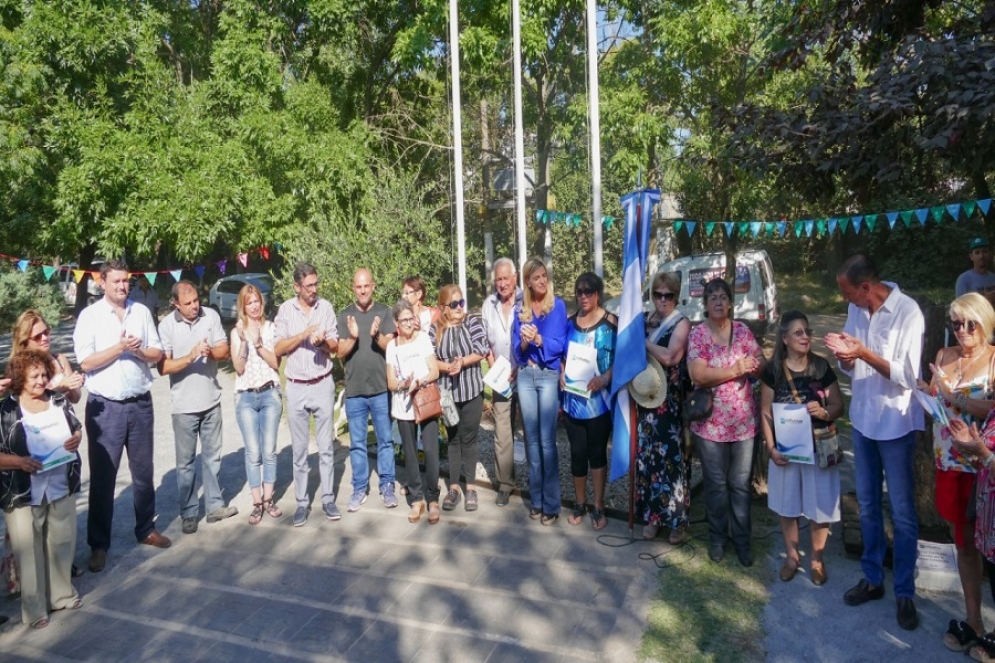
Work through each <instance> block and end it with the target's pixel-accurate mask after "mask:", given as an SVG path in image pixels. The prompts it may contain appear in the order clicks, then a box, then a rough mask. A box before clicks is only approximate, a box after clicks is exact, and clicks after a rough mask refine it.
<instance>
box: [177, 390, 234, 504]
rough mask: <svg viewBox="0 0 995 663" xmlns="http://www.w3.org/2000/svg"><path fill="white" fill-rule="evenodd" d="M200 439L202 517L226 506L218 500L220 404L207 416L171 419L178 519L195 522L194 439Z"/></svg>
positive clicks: (195, 479) (195, 441)
mask: <svg viewBox="0 0 995 663" xmlns="http://www.w3.org/2000/svg"><path fill="white" fill-rule="evenodd" d="M198 437H200V479H201V482H202V483H203V484H204V513H211V512H213V511H216V510H218V509H220V508H221V507H223V506H224V505H225V501H224V498H223V497H222V496H221V483H220V482H219V481H218V475H219V474H220V473H221V404H220V403H218V404H217V405H215V406H214V407H212V408H211V409H210V410H207V411H206V412H193V413H190V414H174V415H173V438H174V440H175V441H176V487H177V489H178V490H179V493H180V516H181V517H183V518H196V517H197V512H198V511H199V510H200V500H199V499H197V469H196V467H195V464H196V462H197V438H198Z"/></svg>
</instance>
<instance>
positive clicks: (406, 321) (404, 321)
mask: <svg viewBox="0 0 995 663" xmlns="http://www.w3.org/2000/svg"><path fill="white" fill-rule="evenodd" d="M414 323H415V319H414V318H413V317H411V318H401V319H400V320H398V321H397V324H399V325H413V324H414Z"/></svg>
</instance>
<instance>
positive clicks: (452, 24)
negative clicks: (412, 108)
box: [449, 0, 466, 297]
mask: <svg viewBox="0 0 995 663" xmlns="http://www.w3.org/2000/svg"><path fill="white" fill-rule="evenodd" d="M456 5H457V0H449V59H450V66H451V68H452V79H453V171H454V174H453V175H454V176H453V187H454V188H455V189H456V244H457V258H456V260H457V262H458V266H457V267H458V270H459V287H460V292H462V293H463V296H464V297H466V228H465V227H464V220H463V121H462V117H461V115H462V108H461V106H460V86H459V15H458V13H457V10H456Z"/></svg>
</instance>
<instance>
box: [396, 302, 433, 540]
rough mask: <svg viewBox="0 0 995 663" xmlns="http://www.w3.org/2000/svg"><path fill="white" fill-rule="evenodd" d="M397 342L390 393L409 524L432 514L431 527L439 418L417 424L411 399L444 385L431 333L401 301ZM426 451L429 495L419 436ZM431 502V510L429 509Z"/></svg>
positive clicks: (398, 307) (431, 521)
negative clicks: (439, 382) (436, 384)
mask: <svg viewBox="0 0 995 663" xmlns="http://www.w3.org/2000/svg"><path fill="white" fill-rule="evenodd" d="M394 326H395V327H396V328H397V336H395V337H394V339H393V340H391V342H390V343H388V344H387V388H388V389H390V390H391V392H392V393H393V397H392V398H391V399H390V414H391V416H392V417H394V421H396V422H397V430H398V432H399V433H400V434H401V446H402V448H403V449H404V471H405V472H406V473H407V478H406V479H405V480H404V482H403V483H404V485H405V487H406V488H407V496H408V501H409V502H410V503H411V511H410V512H409V513H408V522H409V523H417V522H418V521H419V520H421V517H422V514H423V513H425V510H426V508H427V509H428V522H429V524H431V525H434V524H436V523H438V522H439V515H440V514H439V418H438V417H432V418H431V419H427V420H426V421H422V422H421V423H416V422H415V409H414V405H412V402H411V396H412V395H413V394H414V393H415V392H417V391H418V390H419V389H421V388H422V387H424V386H426V385H430V384H432V383H433V382H435V381H436V380H438V379H439V362H438V361H437V360H436V358H435V350H434V349H433V348H432V341H431V340H430V339H429V337H428V332H423V331H418V329H417V328H418V316H417V314H415V311H414V307H412V306H411V304H409V303H408V302H407V301H406V300H404V299H402V300H400V301H399V302H397V303H396V304H394ZM419 433H421V439H422V446H423V447H424V450H425V489H424V491H423V490H422V481H421V469H420V468H419V467H418V435H419ZM426 501H427V507H426Z"/></svg>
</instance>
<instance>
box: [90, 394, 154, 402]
mask: <svg viewBox="0 0 995 663" xmlns="http://www.w3.org/2000/svg"><path fill="white" fill-rule="evenodd" d="M93 395H94V396H96V397H97V398H102V399H104V400H105V401H110V402H111V403H122V404H124V403H137V402H138V401H144V400H145V399H147V398H149V392H147V391H146V392H145V393H144V394H139V395H138V396H130V397H128V398H122V399H117V398H107V397H106V396H101V395H100V394H93Z"/></svg>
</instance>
